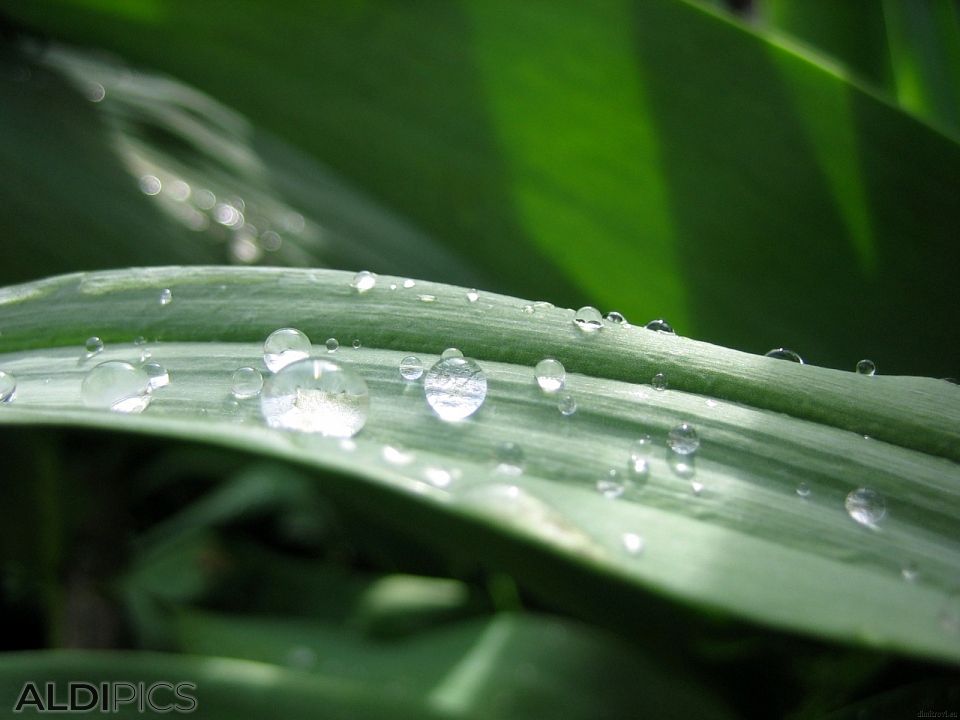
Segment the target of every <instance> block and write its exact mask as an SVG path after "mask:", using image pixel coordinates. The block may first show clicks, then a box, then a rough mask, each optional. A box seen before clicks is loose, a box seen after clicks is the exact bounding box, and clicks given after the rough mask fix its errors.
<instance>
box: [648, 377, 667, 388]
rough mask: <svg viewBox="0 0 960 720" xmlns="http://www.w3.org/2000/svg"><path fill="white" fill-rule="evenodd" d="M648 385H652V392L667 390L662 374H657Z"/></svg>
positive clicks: (665, 378) (665, 379)
mask: <svg viewBox="0 0 960 720" xmlns="http://www.w3.org/2000/svg"><path fill="white" fill-rule="evenodd" d="M650 384H651V385H653V389H654V390H666V389H667V376H666V375H664V374H663V373H657V374H656V375H654V376H653V378H652V379H651V380H650Z"/></svg>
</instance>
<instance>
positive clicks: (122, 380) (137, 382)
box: [80, 360, 150, 413]
mask: <svg viewBox="0 0 960 720" xmlns="http://www.w3.org/2000/svg"><path fill="white" fill-rule="evenodd" d="M149 385H150V378H149V376H148V375H147V372H146V371H145V370H144V369H143V368H138V367H134V366H133V365H131V364H130V363H128V362H122V361H120V360H109V361H107V362H104V363H100V364H99V365H97V366H96V367H94V368H92V369H91V370H90V371H89V372H88V373H87V374H86V376H85V377H84V378H83V382H82V384H81V386H80V392H81V395H82V397H83V403H84V405H86V406H87V407H95V408H103V409H109V410H114V411H116V412H122V413H139V412H142V411H143V410H145V409H146V407H147V405H149V404H150V393H149V390H150V387H149Z"/></svg>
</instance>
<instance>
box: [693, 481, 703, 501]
mask: <svg viewBox="0 0 960 720" xmlns="http://www.w3.org/2000/svg"><path fill="white" fill-rule="evenodd" d="M690 490H691V491H692V492H693V494H694V495H696V496H697V497H700V495H701V494H703V483H702V482H697V481H696V480H693V481H691V482H690Z"/></svg>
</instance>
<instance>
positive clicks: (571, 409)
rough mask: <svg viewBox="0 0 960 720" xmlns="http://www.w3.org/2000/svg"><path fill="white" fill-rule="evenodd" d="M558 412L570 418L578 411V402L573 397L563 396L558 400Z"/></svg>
mask: <svg viewBox="0 0 960 720" xmlns="http://www.w3.org/2000/svg"><path fill="white" fill-rule="evenodd" d="M557 410H559V411H560V414H561V415H563V416H564V417H570V416H571V415H573V414H574V413H575V412H576V411H577V400H576V398H575V397H573V395H561V396H560V397H559V398H558V399H557Z"/></svg>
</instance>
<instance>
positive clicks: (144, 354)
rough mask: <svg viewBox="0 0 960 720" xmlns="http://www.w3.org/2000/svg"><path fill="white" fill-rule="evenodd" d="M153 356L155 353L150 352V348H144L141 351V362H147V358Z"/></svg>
mask: <svg viewBox="0 0 960 720" xmlns="http://www.w3.org/2000/svg"><path fill="white" fill-rule="evenodd" d="M152 357H153V353H152V352H150V351H149V350H147V348H144V349H143V350H141V351H140V362H141V363H145V362H146V361H147V360H149V359H150V358H152Z"/></svg>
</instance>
